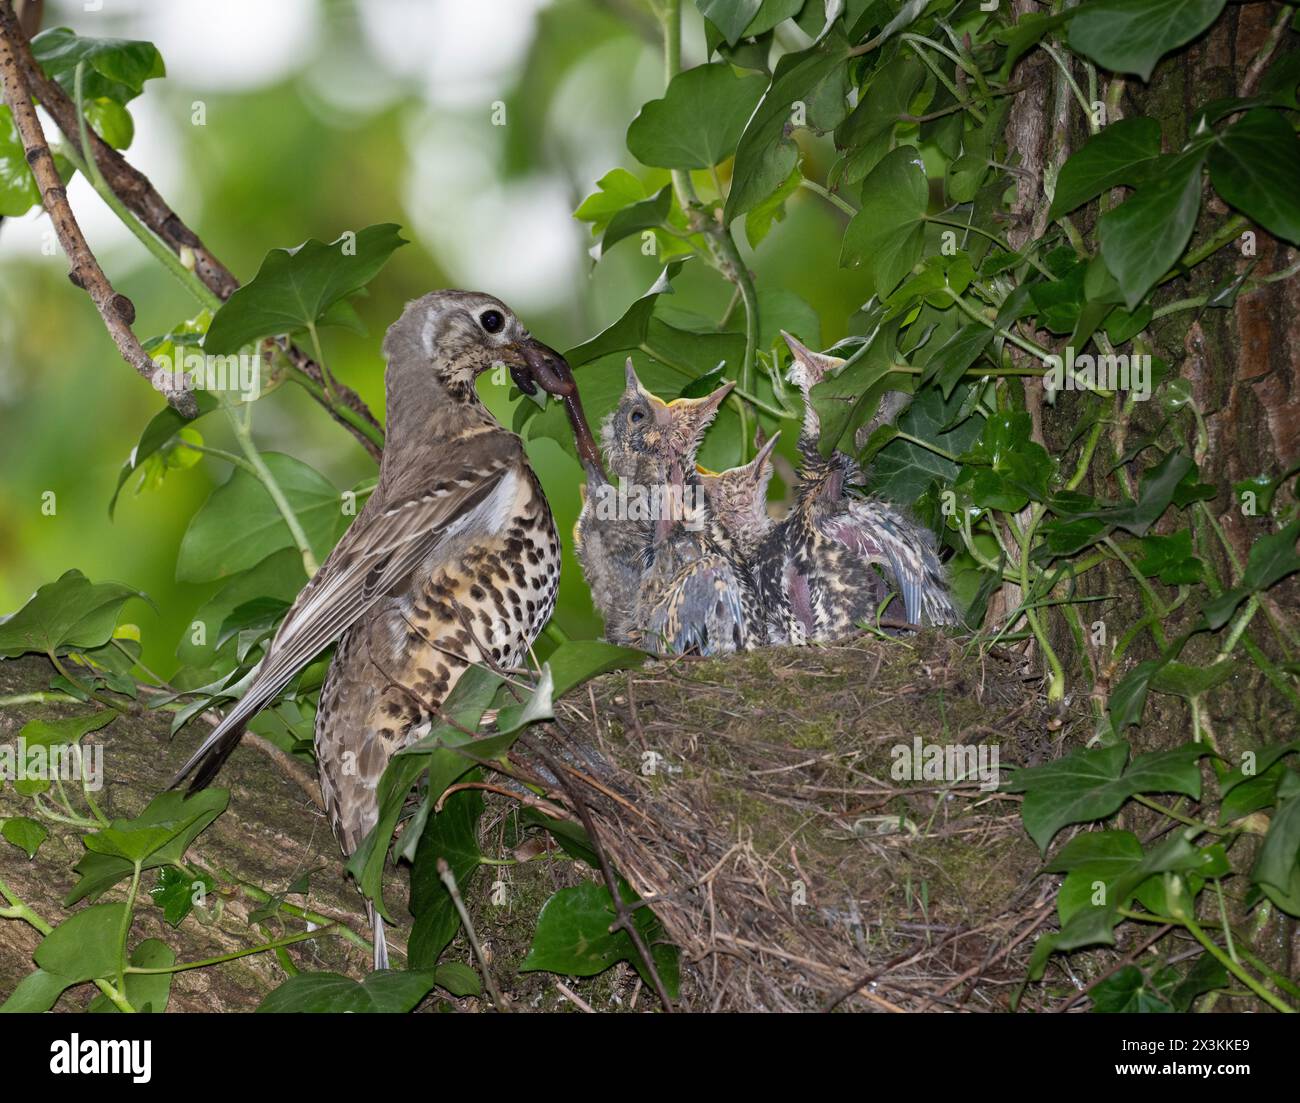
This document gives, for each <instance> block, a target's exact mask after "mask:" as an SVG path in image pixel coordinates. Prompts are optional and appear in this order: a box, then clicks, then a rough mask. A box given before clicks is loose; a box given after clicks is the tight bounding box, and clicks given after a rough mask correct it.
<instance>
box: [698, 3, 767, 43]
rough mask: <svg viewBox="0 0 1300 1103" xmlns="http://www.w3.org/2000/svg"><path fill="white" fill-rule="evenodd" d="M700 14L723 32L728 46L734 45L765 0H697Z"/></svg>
mask: <svg viewBox="0 0 1300 1103" xmlns="http://www.w3.org/2000/svg"><path fill="white" fill-rule="evenodd" d="M695 6H696V7H697V8H699V9H700V14H701V15H702V16H704V18H705V19H707V20H708V21H709V22H710V23H712V24H713V25H714V26H715V27H717V28H718V30H719V31H721V32H722V37H723V38H725V39H726V40H727V45H728V46H734V45H735V44H736V43H737V42H738V41H739V40H740V36H741V35H742V34H744V33H745V28H746V27H748V26H749V25H750V23H752V22H753V21H754V16H756V15H757V14H758V9H759V8H760V7H762V6H763V0H695Z"/></svg>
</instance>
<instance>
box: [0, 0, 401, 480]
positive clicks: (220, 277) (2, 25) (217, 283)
mask: <svg viewBox="0 0 1300 1103" xmlns="http://www.w3.org/2000/svg"><path fill="white" fill-rule="evenodd" d="M0 36H2V37H3V38H4V39H5V41H6V42H7V43H9V44H10V45H11V46H12V49H13V53H14V56H15V58H16V59H17V62H18V64H19V65H20V67H21V72H22V74H24V75H25V76H26V80H27V84H28V87H29V88H30V89H31V90H32V91H33V92H34V93H35V95H36V98H37V99H38V100H39V101H40V103H41V106H42V107H44V108H45V110H46V111H48V112H49V113H50V117H51V118H52V119H54V121H55V122H56V123H57V124H58V126H59V129H60V130H61V131H62V132H63V136H64V139H65V140H66V141H67V142H68V143H69V145H71V146H72V147H73V148H74V149H75V150H77V151H78V152H79V154H80V155H81V157H82V158H83V160H86V162H87V163H89V158H90V157H94V159H95V163H96V164H97V165H98V167H99V171H100V173H101V174H102V175H103V177H104V182H105V183H106V184H107V185H108V187H109V189H110V190H111V191H112V192H113V193H114V194H115V195H116V196H117V197H118V198H119V199H120V200H121V201H122V202H123V203H124V204H125V205H126V207H127V209H128V210H130V211H131V212H132V213H133V214H134V215H135V216H136V217H137V218H138V219H140V221H141V222H142V223H143V224H144V225H145V226H146V227H148V228H149V230H150V231H151V232H152V233H153V234H154V235H155V236H157V238H158V239H159V240H160V241H161V242H163V244H165V245H166V246H167V247H168V248H169V249H171V251H172V252H174V253H175V254H176V255H177V256H178V257H180V258H181V259H182V260H183V261H184V262H185V264H186V265H187V266H191V265H192V267H193V270H194V274H195V275H196V276H197V277H198V278H199V280H200V281H202V283H203V285H204V286H205V287H207V288H208V290H210V291H211V292H212V293H213V294H214V295H216V296H217V297H218V298H219V299H223V300H224V299H228V298H230V296H231V295H232V294H234V292H235V291H236V290H237V289H238V287H239V280H237V279H236V278H235V276H234V275H233V274H232V273H231V271H230V270H229V269H228V268H227V267H226V266H225V265H224V264H222V263H221V261H220V260H218V259H217V257H216V256H215V255H214V254H213V253H212V252H211V250H209V249H208V247H207V246H206V245H204V244H203V241H202V239H201V238H200V237H199V235H198V234H196V233H195V232H194V231H193V230H191V229H190V228H189V226H187V225H186V224H185V223H184V222H183V221H182V220H181V217H180V216H179V215H178V214H177V213H176V212H175V211H174V210H172V208H171V207H170V206H169V205H168V204H167V201H166V200H165V199H163V197H162V196H161V195H160V194H159V193H158V190H157V189H156V188H155V187H154V186H153V184H152V182H151V181H150V180H149V178H148V177H147V176H145V175H144V173H142V172H140V171H139V170H138V169H137V168H135V167H134V166H133V165H132V164H131V163H130V162H128V161H127V160H126V158H124V157H123V156H122V155H121V154H120V153H119V152H118V151H117V150H115V149H114V148H113V147H112V146H110V145H109V144H108V143H107V142H105V141H104V140H103V139H101V138H100V137H99V135H98V134H96V133H95V132H94V131H93V130H92V131H89V141H90V147H91V148H90V149H89V150H83V149H81V137H80V125H79V120H78V118H77V107H76V104H74V103H73V102H72V99H71V97H69V95H68V94H67V93H66V92H65V91H64V90H63V88H62V87H61V86H60V85H59V84H58V82H57V81H53V80H51V79H50V78H49V77H48V76H46V74H45V71H44V70H43V69H42V68H41V67H40V65H39V64H38V63H37V61H36V59H35V57H33V56H32V52H31V47H30V46H29V44H28V42H27V39H26V37H25V36H24V35H23V34H22V31H21V29H20V28H19V27H18V25H17V23H16V21H15V19H14V15H13V12H12V10H11V8H10V6H9V3H8V0H0ZM278 343H279V344H280V345H281V347H282V348H283V349H284V351H285V353H286V355H287V356H288V358H289V361H290V363H291V364H292V365H293V366H294V368H295V369H296V370H297V371H299V372H301V373H302V375H304V376H305V377H306V378H307V379H308V380H310V381H311V382H312V383H314V384H316V386H315V387H309V388H308V393H310V394H311V396H312V398H314V399H315V400H316V401H317V402H318V403H320V405H322V406H324V407H325V409H326V410H327V411H328V412H329V414H330V416H331V417H332V418H334V420H335V421H337V422H338V423H339V424H340V425H342V426H343V427H344V428H345V429H347V430H348V432H350V433H351V434H352V435H353V436H354V437H355V438H356V439H357V440H358V442H360V444H361V446H362V447H363V448H364V449H365V450H366V451H367V452H368V453H369V454H370V455H371V457H372V458H374V459H375V460H378V459H379V456H380V452H381V446H380V445H379V444H378V443H377V441H376V439H375V438H380V437H381V436H382V427H381V426H380V424H379V421H378V419H377V418H376V417H375V416H374V414H373V413H371V411H370V408H369V407H368V406H367V405H366V404H365V402H364V401H362V399H361V396H360V395H358V394H357V393H356V392H355V391H354V390H352V389H351V388H350V387H347V386H344V385H343V384H341V383H339V382H338V381H337V380H333V381H331V382H332V387H331V388H326V386H325V379H324V376H323V374H322V372H321V369H320V366H319V365H318V364H317V363H316V362H315V361H313V360H312V358H311V357H310V356H308V355H307V354H306V353H305V352H303V351H302V350H301V349H299V348H298V347H297V346H295V345H292V344H290V343H289V342H287V341H280V342H278ZM331 390H332V392H333V400H331V394H330V391H331ZM336 403H337V404H336ZM340 406H341V407H343V408H344V410H345V411H346V412H344V410H340V408H339V407H340ZM361 424H365V425H368V426H370V428H371V430H372V431H371V432H369V433H367V432H366V430H365V429H363V428H362V427H361Z"/></svg>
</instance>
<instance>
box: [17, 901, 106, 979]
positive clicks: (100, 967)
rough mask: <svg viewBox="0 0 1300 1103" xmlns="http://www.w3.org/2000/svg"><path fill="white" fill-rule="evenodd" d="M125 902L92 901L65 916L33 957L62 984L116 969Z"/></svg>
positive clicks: (37, 948) (103, 975)
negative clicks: (93, 902)
mask: <svg viewBox="0 0 1300 1103" xmlns="http://www.w3.org/2000/svg"><path fill="white" fill-rule="evenodd" d="M125 918H126V904H124V903H118V904H92V905H91V906H90V907H88V908H83V909H82V910H81V911H79V912H76V913H75V914H73V915H71V916H69V917H68V918H67V919H65V920H64V921H63V922H62V923H60V924H59V925H58V926H57V927H55V928H54V930H52V931H51V932H50V933H49V934H47V935H46V936H45V937H44V938H43V939H42V940H41V944H40V945H39V946H37V947H36V953H35V954H33V955H32V956H33V959H34V960H35V962H36V964H37V965H38V966H40V968H41V969H43V970H44V971H45V972H47V973H53V974H55V975H56V976H58V977H60V978H61V979H62V980H64V981H65V982H66V984H80V983H81V982H82V981H87V980H95V979H96V978H98V977H107V976H112V975H113V974H115V973H116V972H117V955H118V950H119V945H120V939H121V937H122V922H123V920H124V919H125Z"/></svg>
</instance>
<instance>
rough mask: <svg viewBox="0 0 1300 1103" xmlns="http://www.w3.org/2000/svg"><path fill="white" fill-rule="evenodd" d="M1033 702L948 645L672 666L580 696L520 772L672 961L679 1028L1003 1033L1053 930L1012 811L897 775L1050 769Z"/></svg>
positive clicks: (855, 647)
mask: <svg viewBox="0 0 1300 1103" xmlns="http://www.w3.org/2000/svg"><path fill="white" fill-rule="evenodd" d="M1038 684H1039V679H1038V678H1037V677H1035V676H1032V675H1030V674H1028V673H1026V672H1025V670H1024V668H1023V661H1022V660H1021V659H1020V658H1019V657H1017V656H1004V657H997V656H996V654H990V653H988V652H981V651H977V650H976V649H974V648H972V647H969V646H968V645H965V644H963V642H961V641H958V640H954V639H952V638H949V637H946V636H943V635H941V634H939V633H937V632H926V633H922V634H920V635H918V636H915V637H911V638H908V639H906V640H894V639H888V640H886V639H880V638H874V637H867V638H863V639H860V640H856V641H851V642H846V643H842V644H838V645H834V646H821V647H817V648H815V649H811V648H800V649H792V648H770V649H764V650H760V651H754V652H749V653H745V654H740V655H734V656H729V657H725V658H716V659H693V658H676V659H672V660H666V661H660V662H655V663H652V664H649V665H647V666H645V667H642V668H641V669H640V670H637V671H635V672H632V673H621V674H616V675H609V676H606V677H604V678H601V679H598V680H596V681H595V682H593V683H590V684H589V686H587V687H584V690H583V691H579V692H578V693H577V694H575V695H573V696H572V697H570V698H566V699H565V700H564V701H561V702H560V704H559V705H558V707H557V721H556V723H555V724H553V725H550V726H549V728H548V730H547V731H546V732H545V733H544V734H542V735H541V736H540V737H539V736H537V735H533V736H530V737H528V739H527V740H526V741H525V745H524V746H523V747H521V748H517V752H516V757H517V758H518V760H519V765H521V766H524V767H526V768H527V769H528V770H529V772H530V773H533V774H534V775H535V776H548V777H550V778H552V779H553V780H555V779H556V774H557V772H558V773H560V774H563V775H564V779H563V784H558V783H556V784H553V785H551V786H549V788H550V792H549V793H547V794H546V796H547V799H548V800H549V801H550V802H552V804H551V807H552V808H562V809H565V810H567V812H568V813H569V818H570V819H572V820H574V821H575V822H585V823H586V825H587V826H588V828H589V831H588V833H589V834H591V833H592V831H591V829H594V833H595V835H596V836H597V841H598V844H599V850H600V851H601V852H602V854H601V856H602V858H603V859H604V860H605V861H606V862H607V864H608V865H609V866H611V867H613V868H615V869H617V871H618V873H620V874H621V875H622V876H624V877H625V878H626V879H627V880H628V882H629V883H630V884H631V885H632V887H633V888H634V889H635V890H636V892H637V893H638V894H639V895H640V896H641V897H642V899H643V900H645V901H647V902H649V904H650V906H652V907H653V909H654V912H655V914H656V915H657V916H658V918H659V920H660V921H661V923H662V925H663V928H664V930H665V932H666V933H667V936H668V938H669V939H670V940H671V941H672V942H673V943H674V944H675V945H677V946H678V947H679V948H680V950H681V952H682V965H683V969H682V991H681V994H680V997H679V1006H681V1007H684V1008H686V1009H691V1010H745V1011H757V1010H767V1011H776V1010H814V1009H828V1008H834V1007H841V1008H845V1009H849V1008H854V1009H878V1010H900V1009H901V1010H922V1009H930V1010H942V1009H956V1008H961V1009H964V1010H1005V1009H1007V1008H1008V1007H1009V1006H1010V1004H1011V1002H1012V999H1013V993H1014V992H1016V990H1017V989H1018V987H1019V985H1020V984H1021V982H1022V980H1023V978H1024V975H1025V961H1026V959H1027V957H1028V955H1029V953H1030V950H1031V949H1032V946H1033V943H1034V935H1035V933H1036V932H1037V931H1039V930H1041V929H1043V928H1044V927H1045V926H1046V925H1048V924H1049V923H1050V922H1051V920H1052V918H1053V916H1054V911H1055V910H1054V908H1053V907H1052V906H1051V893H1050V891H1049V886H1048V885H1047V884H1046V883H1045V879H1042V878H1038V877H1037V873H1038V870H1039V865H1040V861H1039V855H1038V853H1037V850H1036V849H1035V847H1034V846H1033V844H1032V843H1031V842H1030V840H1029V838H1028V837H1027V835H1026V834H1025V832H1024V830H1023V828H1022V827H1021V824H1020V816H1019V804H1018V798H1016V797H1014V796H1012V795H1009V794H1004V793H999V792H996V791H995V789H994V788H993V787H992V786H991V785H990V784H988V782H987V780H985V781H983V782H982V781H981V780H978V779H971V780H966V781H953V780H943V779H941V778H935V777H928V776H921V777H920V778H917V779H915V780H908V779H906V778H900V777H899V776H898V775H899V773H900V772H901V768H900V766H899V763H900V762H901V761H903V760H904V759H906V758H907V757H908V756H909V755H910V754H911V753H912V752H914V751H915V750H916V749H917V747H918V742H917V741H918V740H919V741H920V745H921V746H923V747H925V748H929V747H937V748H939V749H938V750H936V751H927V752H926V754H925V755H924V756H923V759H922V761H925V760H930V761H934V760H937V759H939V758H941V757H942V756H944V755H947V756H948V759H949V760H950V761H954V762H960V761H963V760H965V761H968V762H969V760H970V759H971V758H972V757H973V751H974V749H975V748H976V747H978V746H979V745H983V746H984V747H985V748H986V750H987V749H988V748H991V747H994V746H996V747H997V748H998V757H999V760H1000V764H1001V765H1002V766H1003V767H1005V766H1007V765H1010V764H1013V763H1016V764H1028V763H1031V762H1037V761H1040V760H1043V759H1046V758H1049V757H1055V755H1056V754H1057V753H1059V748H1058V746H1057V745H1056V744H1057V741H1058V740H1059V739H1060V738H1061V737H1062V735H1063V734H1064V733H1063V732H1061V731H1057V732H1051V731H1050V728H1051V727H1059V725H1049V724H1048V722H1047V716H1046V713H1045V710H1044V708H1043V702H1042V700H1041V698H1040V696H1039V693H1038ZM949 748H951V749H952V750H951V751H950V750H949ZM963 748H969V750H963ZM557 759H563V760H564V763H565V764H564V765H559V766H557ZM923 773H924V771H923ZM550 864H551V865H552V866H554V863H550ZM485 920H487V917H486V916H485ZM489 922H490V921H489ZM628 975H629V976H632V978H633V979H635V975H634V974H631V973H630V971H629V974H628ZM615 1002H618V1001H617V1000H616V1001H615Z"/></svg>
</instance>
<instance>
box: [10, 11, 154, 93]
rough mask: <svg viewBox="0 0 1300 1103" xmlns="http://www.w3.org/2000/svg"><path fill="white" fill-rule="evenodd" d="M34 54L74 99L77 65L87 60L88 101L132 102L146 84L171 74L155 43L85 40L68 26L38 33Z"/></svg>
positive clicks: (84, 81) (85, 84)
mask: <svg viewBox="0 0 1300 1103" xmlns="http://www.w3.org/2000/svg"><path fill="white" fill-rule="evenodd" d="M32 55H33V56H34V57H35V58H36V60H37V61H38V62H40V65H41V68H42V69H44V70H45V72H46V74H47V75H49V76H51V77H53V78H54V79H55V80H56V81H58V82H59V84H60V85H62V87H63V90H64V91H65V92H67V93H68V95H70V96H71V95H74V94H75V89H76V73H77V65H78V64H79V63H80V62H83V61H84V62H85V63H86V67H85V70H84V71H83V74H82V82H81V89H82V95H83V96H84V98H85V99H86V100H94V99H99V98H100V97H107V98H109V99H111V100H116V101H117V102H118V103H123V104H124V103H128V102H130V101H131V100H133V99H135V97H136V96H138V95H139V94H140V93H141V92H143V91H144V83H145V81H147V80H152V79H153V78H155V77H164V76H166V75H167V70H166V67H165V66H164V65H163V60H162V55H161V54H160V53H159V52H158V50H157V48H156V47H155V46H154V44H153V43H152V42H139V41H133V40H129V39H125V38H81V37H80V36H78V35H77V34H75V33H74V32H72V31H71V30H69V29H68V28H67V27H55V28H52V29H50V30H48V31H43V32H41V33H40V34H38V35H37V36H36V37H35V38H33V39H32Z"/></svg>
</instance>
